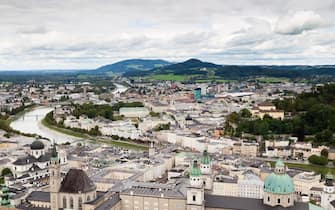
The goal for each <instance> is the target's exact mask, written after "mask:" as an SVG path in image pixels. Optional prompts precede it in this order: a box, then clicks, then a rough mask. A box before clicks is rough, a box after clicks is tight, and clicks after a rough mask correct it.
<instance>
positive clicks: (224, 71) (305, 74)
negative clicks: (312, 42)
mask: <svg viewBox="0 0 335 210" xmlns="http://www.w3.org/2000/svg"><path fill="white" fill-rule="evenodd" d="M163 74H173V75H185V76H189V75H193V76H195V77H194V78H196V79H212V78H215V79H233V80H236V79H245V78H252V77H262V76H265V77H285V78H312V77H313V78H316V77H324V76H331V77H332V76H335V66H334V65H322V66H295V65H291V66H266V65H217V64H214V63H209V62H203V61H200V60H198V59H189V60H187V61H184V62H181V63H176V64H171V65H166V66H163V67H158V68H154V69H151V70H148V71H145V72H140V71H130V72H126V73H124V76H126V77H132V76H141V77H143V76H152V75H163Z"/></svg>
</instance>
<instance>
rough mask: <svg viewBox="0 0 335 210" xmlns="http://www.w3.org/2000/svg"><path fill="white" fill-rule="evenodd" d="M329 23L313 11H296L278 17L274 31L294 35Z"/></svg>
mask: <svg viewBox="0 0 335 210" xmlns="http://www.w3.org/2000/svg"><path fill="white" fill-rule="evenodd" d="M329 25H330V24H329V23H328V22H327V21H326V20H324V19H323V18H322V17H321V16H320V15H319V14H317V13H315V12H313V11H298V12H295V13H292V12H291V13H288V14H286V15H284V16H282V17H280V18H279V19H278V20H277V22H276V25H275V28H274V31H275V32H276V33H279V34H286V35H296V34H301V33H302V32H304V31H310V30H314V29H318V28H322V27H326V26H329Z"/></svg>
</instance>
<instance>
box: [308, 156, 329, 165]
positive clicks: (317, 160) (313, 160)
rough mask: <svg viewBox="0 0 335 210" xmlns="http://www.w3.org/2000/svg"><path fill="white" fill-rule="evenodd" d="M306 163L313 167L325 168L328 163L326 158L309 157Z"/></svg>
mask: <svg viewBox="0 0 335 210" xmlns="http://www.w3.org/2000/svg"><path fill="white" fill-rule="evenodd" d="M308 162H309V163H311V164H315V165H321V166H325V165H327V163H328V158H326V157H323V156H317V155H311V156H310V157H309V158H308Z"/></svg>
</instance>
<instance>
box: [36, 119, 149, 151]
mask: <svg viewBox="0 0 335 210" xmlns="http://www.w3.org/2000/svg"><path fill="white" fill-rule="evenodd" d="M41 125H42V126H45V127H47V128H48V129H52V130H54V131H57V132H60V133H63V134H66V135H70V136H73V137H77V138H81V140H83V141H84V140H88V141H90V142H92V143H103V144H110V145H113V146H117V147H122V148H126V149H134V150H147V149H148V148H149V147H148V146H146V145H142V144H137V143H134V142H129V141H119V140H113V139H111V138H102V137H97V136H90V135H88V134H83V133H79V132H76V131H73V130H70V129H66V128H61V127H57V126H55V125H52V124H50V123H48V121H47V120H46V117H44V118H43V120H42V121H41Z"/></svg>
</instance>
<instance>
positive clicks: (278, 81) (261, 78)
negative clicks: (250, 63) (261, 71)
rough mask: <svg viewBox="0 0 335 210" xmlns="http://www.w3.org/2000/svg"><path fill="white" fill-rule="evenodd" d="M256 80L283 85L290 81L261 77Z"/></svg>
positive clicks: (281, 78)
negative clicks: (282, 83)
mask: <svg viewBox="0 0 335 210" xmlns="http://www.w3.org/2000/svg"><path fill="white" fill-rule="evenodd" d="M256 80H257V81H259V82H263V83H281V82H289V81H290V80H289V79H288V78H285V77H260V78H257V79H256Z"/></svg>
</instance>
